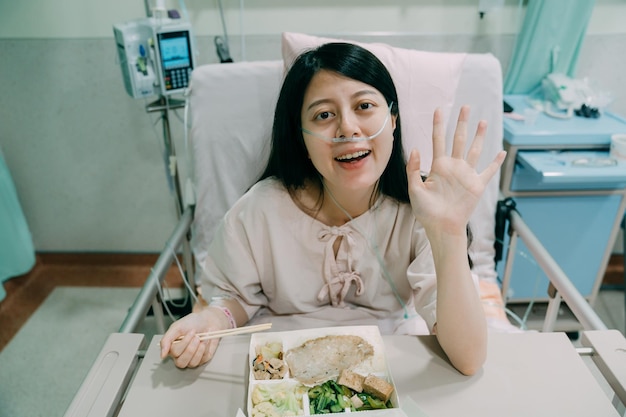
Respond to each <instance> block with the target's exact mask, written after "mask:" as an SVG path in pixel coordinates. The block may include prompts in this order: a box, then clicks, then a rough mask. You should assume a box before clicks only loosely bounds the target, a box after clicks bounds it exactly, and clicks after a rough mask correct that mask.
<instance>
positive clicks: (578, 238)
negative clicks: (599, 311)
mask: <svg viewBox="0 0 626 417" xmlns="http://www.w3.org/2000/svg"><path fill="white" fill-rule="evenodd" d="M505 101H506V102H507V103H508V104H510V105H511V106H512V107H513V115H524V113H525V112H526V109H529V108H530V105H529V103H528V100H527V97H526V96H524V95H508V96H505ZM508 116H510V115H508ZM614 133H626V119H623V118H621V117H619V116H617V115H615V114H612V113H610V112H603V113H602V114H601V116H600V117H599V118H596V119H593V118H584V117H579V116H573V117H572V118H570V119H558V118H554V117H550V116H548V115H546V114H544V113H540V114H538V116H537V118H536V121H535V122H534V123H527V122H526V121H524V120H516V119H514V118H511V117H505V119H504V148H505V149H506V150H507V151H508V155H507V158H506V161H505V163H504V165H503V167H502V175H501V180H500V188H501V191H502V194H503V195H504V196H505V197H511V198H512V199H513V201H514V202H515V205H516V208H517V210H518V212H519V213H520V215H521V216H522V218H523V219H524V220H525V221H526V223H527V224H528V225H529V227H530V228H531V229H532V230H533V232H534V233H535V234H536V235H537V237H538V238H539V240H540V241H541V242H542V244H543V245H544V246H545V248H546V250H547V251H548V252H549V253H550V254H551V255H552V257H553V258H554V259H555V260H556V262H557V263H558V264H559V265H560V266H561V268H562V269H563V271H564V272H565V274H566V275H567V276H568V277H569V278H570V279H571V281H572V282H573V283H574V285H575V286H576V288H577V289H578V290H579V291H580V293H581V294H582V295H583V296H584V297H585V298H587V299H588V301H589V302H590V303H591V304H592V305H593V304H594V302H595V298H596V296H597V293H598V291H599V289H600V285H601V284H602V279H603V277H604V272H605V269H606V266H607V264H608V261H609V258H610V256H611V252H612V250H613V247H614V242H615V239H616V236H617V234H618V232H619V228H620V223H621V221H622V217H623V215H624V209H625V207H626V199H625V195H626V161H623V160H615V159H612V158H611V157H610V154H609V148H610V140H611V135H612V134H614ZM498 272H499V274H500V276H502V275H503V262H500V263H499V264H498ZM507 285H508V288H507V290H506V294H505V296H506V298H507V302H508V303H515V302H520V303H527V302H531V301H532V302H535V301H548V294H547V288H548V285H549V281H548V278H547V277H546V276H545V274H543V272H542V271H541V270H540V268H539V267H538V266H537V265H536V263H535V261H534V260H533V259H532V256H530V255H529V254H528V251H527V249H526V248H525V247H524V245H523V243H522V242H518V244H517V248H516V254H515V258H514V264H513V271H512V273H511V276H510V281H509V282H508V283H507Z"/></svg>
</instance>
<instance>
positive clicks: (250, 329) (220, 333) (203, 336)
mask: <svg viewBox="0 0 626 417" xmlns="http://www.w3.org/2000/svg"><path fill="white" fill-rule="evenodd" d="M271 328H272V323H263V324H257V325H255V326H245V327H235V328H234V329H227V330H217V331H213V332H206V333H198V334H196V336H198V337H199V338H200V340H210V339H217V338H219V337H226V336H234V335H237V334H246V333H254V332H260V331H263V330H269V329H271ZM182 339H183V337H182V336H181V337H179V338H178V339H176V340H174V341H173V342H172V343H177V342H180V341H181V340H182Z"/></svg>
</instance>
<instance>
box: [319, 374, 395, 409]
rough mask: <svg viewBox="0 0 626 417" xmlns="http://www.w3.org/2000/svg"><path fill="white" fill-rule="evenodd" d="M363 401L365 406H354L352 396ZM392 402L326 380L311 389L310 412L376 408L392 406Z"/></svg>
mask: <svg viewBox="0 0 626 417" xmlns="http://www.w3.org/2000/svg"><path fill="white" fill-rule="evenodd" d="M355 394H356V395H358V397H359V398H360V399H361V401H363V406H362V407H359V408H356V409H355V408H354V407H353V406H352V402H351V401H350V397H352V396H353V395H355ZM391 407H392V405H391V402H390V401H388V402H387V403H386V404H385V402H383V401H381V400H379V399H378V398H375V397H372V396H371V395H370V394H367V393H365V392H361V393H356V392H354V391H353V390H351V389H350V388H348V387H346V386H343V385H339V384H337V383H336V382H335V381H332V380H331V381H326V382H324V383H323V384H321V385H317V386H315V387H313V388H311V389H309V412H310V413H311V414H329V413H341V412H343V411H344V410H345V409H346V408H349V409H350V410H351V411H364V410H376V409H381V408H391Z"/></svg>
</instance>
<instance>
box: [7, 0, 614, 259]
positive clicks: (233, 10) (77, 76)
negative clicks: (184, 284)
mask: <svg viewBox="0 0 626 417" xmlns="http://www.w3.org/2000/svg"><path fill="white" fill-rule="evenodd" d="M209 3H210V4H209ZM223 3H224V8H225V10H224V16H225V19H226V25H227V27H228V30H229V35H230V37H229V38H230V46H231V55H232V56H233V58H234V59H235V60H236V61H240V60H243V59H245V60H263V59H280V33H281V32H283V31H299V32H306V33H311V34H319V35H328V36H341V37H346V38H350V39H355V40H362V41H370V40H376V41H384V42H388V43H390V44H393V45H397V46H402V47H410V48H416V49H424V50H436V51H464V52H491V53H493V54H494V55H495V56H496V57H498V58H499V59H500V61H501V63H502V65H503V70H504V71H506V67H507V64H508V62H509V59H510V54H511V50H512V46H513V44H514V40H515V33H516V30H517V25H518V22H519V21H520V19H521V17H522V16H523V14H522V13H523V9H522V12H520V11H519V9H518V4H519V2H518V1H514V0H507V1H503V7H502V8H500V9H497V10H494V11H491V12H489V13H487V15H486V16H485V18H484V19H482V20H481V19H479V18H478V13H477V12H478V8H477V5H478V1H473V0H456V1H443V0H441V1H435V0H431V1H420V2H410V1H406V0H395V1H394V0H392V1H389V2H385V3H384V5H381V2H380V1H373V0H370V1H357V0H353V1H348V0H346V1H341V2H337V1H333V0H321V1H317V2H315V3H314V5H312V3H311V2H294V1H290V0H266V1H262V0H256V1H252V0H248V1H245V2H244V1H243V0H242V1H240V2H236V1H234V0H230V1H229V0H225V1H224V2H223ZM241 3H243V4H244V9H243V13H242V12H241V10H240V5H241ZM216 4H217V2H206V1H205V2H200V1H197V0H196V1H187V2H186V6H187V10H188V13H189V16H190V19H191V21H192V24H193V27H194V30H195V32H196V34H197V35H198V46H199V51H200V56H199V61H200V63H201V64H202V63H209V62H217V61H218V59H217V55H216V54H215V50H214V47H213V37H214V36H215V35H221V34H222V26H221V19H220V14H219V12H218V9H217V7H216ZM177 5H178V3H177V2H175V3H173V4H171V5H170V6H172V7H176V6H177ZM143 15H145V8H144V4H143V3H142V2H139V1H135V2H133V3H132V4H131V2H127V1H123V0H112V1H108V2H95V1H93V0H68V1H65V2H54V3H50V2H45V1H43V0H37V1H35V0H23V1H20V2H4V4H3V5H2V6H0V56H2V57H3V59H2V60H0V74H2V78H3V82H2V83H0V108H1V109H2V111H1V112H0V146H1V147H2V150H3V152H4V154H5V158H6V160H7V164H8V165H9V169H10V170H11V172H12V175H13V179H14V181H15V184H16V188H17V190H18V194H19V196H20V201H21V203H22V206H23V208H24V212H25V215H26V218H27V220H28V222H29V226H30V228H31V232H32V234H33V239H34V242H35V246H36V248H37V250H38V251H86V252H100V251H103V252H156V251H159V250H161V249H162V247H163V244H164V242H165V240H166V239H167V237H168V235H169V233H170V232H171V230H172V229H173V227H174V225H175V222H176V212H175V209H174V199H173V195H172V193H171V189H170V188H169V187H168V182H167V178H166V175H165V164H164V162H163V158H162V151H163V144H162V135H161V131H160V129H161V128H160V123H159V120H158V115H157V114H155V113H147V112H146V110H145V106H146V104H147V102H146V101H144V100H133V99H131V98H130V97H128V96H127V95H126V93H125V91H124V89H123V86H122V80H121V74H120V68H119V62H118V60H117V57H116V50H115V43H114V41H113V36H112V29H111V26H112V24H114V23H118V22H122V21H125V20H130V19H134V18H138V17H142V16H143ZM620 15H621V16H624V15H626V4H625V2H623V1H616V0H611V1H609V0H604V1H600V0H598V1H597V4H596V9H595V10H594V15H593V17H592V21H591V23H590V26H589V30H588V36H587V38H586V40H585V44H584V46H583V49H582V51H581V58H580V63H579V74H580V75H581V76H582V75H589V76H590V77H592V79H596V80H600V81H601V82H602V84H603V85H605V86H606V87H607V88H609V89H611V90H612V91H613V92H614V94H615V101H614V104H613V110H614V111H616V112H619V113H621V114H626V83H625V82H624V72H623V71H617V70H615V69H616V68H624V67H625V66H626V65H625V62H624V60H626V56H623V54H620V53H615V52H616V51H623V49H624V45H625V43H626V27H624V26H623V24H622V22H620V21H618V20H619V19H618V16H620ZM311 17H313V18H311ZM366 33H367V34H368V35H366ZM182 117H183V112H182V111H177V112H175V113H174V114H173V115H172V119H171V123H172V129H173V134H174V137H175V141H176V142H175V145H176V149H177V151H178V153H179V154H182V153H184V147H183V143H182V137H183V129H182Z"/></svg>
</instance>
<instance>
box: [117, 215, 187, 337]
mask: <svg viewBox="0 0 626 417" xmlns="http://www.w3.org/2000/svg"><path fill="white" fill-rule="evenodd" d="M192 220H193V210H192V208H191V207H187V208H186V209H185V211H184V212H183V214H182V215H181V217H180V220H179V222H178V224H177V225H176V228H175V229H174V232H173V233H172V235H171V236H170V238H169V239H168V240H167V242H165V248H164V249H163V251H162V252H161V255H159V258H158V259H157V261H156V263H155V264H154V267H153V268H152V270H151V271H150V275H149V276H148V279H147V280H146V282H145V283H144V285H143V287H141V290H140V291H139V294H138V295H137V297H136V298H135V301H134V302H133V305H132V306H131V308H130V310H129V311H128V314H127V315H126V318H125V319H124V322H123V323H122V326H121V327H120V329H119V333H133V332H135V330H136V329H137V327H138V326H139V324H140V323H141V322H142V320H143V319H144V318H145V317H146V314H147V313H148V310H149V309H150V304H151V303H152V300H154V297H155V296H156V294H157V292H158V288H157V285H161V282H163V279H164V278H165V274H166V273H167V270H168V269H169V268H170V266H171V265H172V261H173V259H174V256H176V248H178V247H179V246H180V245H181V243H182V242H183V240H184V239H185V237H186V235H187V231H188V229H189V226H190V225H191V222H192Z"/></svg>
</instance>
